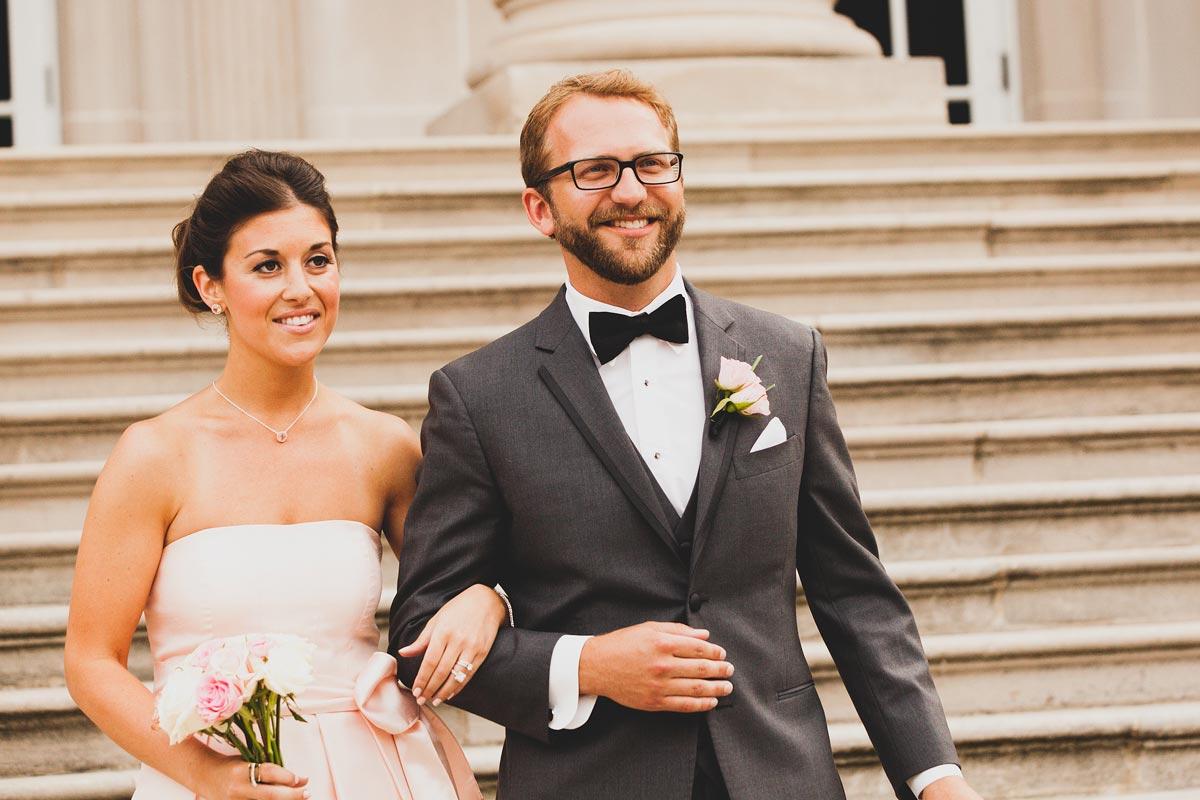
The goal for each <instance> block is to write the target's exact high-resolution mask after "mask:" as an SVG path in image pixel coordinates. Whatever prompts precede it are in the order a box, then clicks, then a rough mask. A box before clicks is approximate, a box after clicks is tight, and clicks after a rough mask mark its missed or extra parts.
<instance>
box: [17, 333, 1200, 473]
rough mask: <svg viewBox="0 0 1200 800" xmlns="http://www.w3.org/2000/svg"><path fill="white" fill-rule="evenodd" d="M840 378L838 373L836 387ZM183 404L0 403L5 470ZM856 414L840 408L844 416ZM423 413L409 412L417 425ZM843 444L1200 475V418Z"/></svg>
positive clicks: (934, 465)
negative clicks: (172, 406)
mask: <svg viewBox="0 0 1200 800" xmlns="http://www.w3.org/2000/svg"><path fill="white" fill-rule="evenodd" d="M0 349H2V348H0ZM836 358H837V354H836V353H834V359H835V360H836ZM195 360H197V361H200V362H201V363H204V360H202V359H198V358H197V359H195ZM208 360H210V361H212V362H213V363H211V364H209V365H208V368H209V369H210V372H209V373H208V375H205V376H198V377H196V378H195V379H194V380H193V382H192V383H191V384H190V385H189V386H188V387H187V388H192V387H194V386H196V385H197V384H200V385H201V386H202V385H203V383H202V381H203V380H205V379H206V378H207V377H208V376H209V375H215V374H217V372H218V371H219V368H220V367H219V359H216V358H214V357H213V356H212V354H211V353H210V354H209V356H208ZM152 363H158V362H152ZM36 366H40V365H35V368H36ZM123 366H124V365H122V364H118V368H120V367H123ZM191 367H192V362H191V361H190V360H189V361H188V364H187V368H189V369H190V368H191ZM325 374H326V373H323V376H324V375H325ZM837 374H838V373H837V370H835V372H834V378H835V380H836V378H837ZM97 380H98V379H97ZM146 380H149V379H146ZM1118 382H1119V381H1117V380H1116V379H1113V380H1112V381H1110V382H1109V383H1110V385H1111V384H1115V383H1118ZM126 385H128V384H122V387H124V386H126ZM150 388H153V389H158V388H161V386H160V385H154V386H153V387H150ZM414 391H416V389H414ZM835 392H836V393H837V394H838V397H839V400H840V399H841V398H842V395H843V394H845V393H844V392H842V391H841V390H840V388H839V387H838V386H837V385H836V383H835ZM183 396H184V395H182V394H180V395H171V396H141V397H139V396H133V397H116V398H107V399H106V398H100V397H97V398H80V399H72V398H62V399H57V400H50V399H35V400H25V401H15V402H0V463H7V464H22V463H44V462H54V461H65V460H87V459H104V458H106V457H107V455H108V453H109V451H110V450H111V448H112V445H113V444H114V443H115V441H116V439H117V437H118V436H119V434H120V432H121V431H122V430H124V428H125V427H127V426H128V425H129V424H131V423H133V422H135V421H137V420H139V419H143V418H146V417H149V416H153V415H155V414H158V413H161V412H162V411H164V410H165V409H166V408H168V407H170V406H171V405H173V404H174V403H175V402H178V401H179V400H181V399H182V398H183ZM1120 397H1121V396H1120V395H1118V396H1117V397H1116V398H1110V399H1113V400H1114V401H1116V400H1119V399H1120ZM847 402H848V401H847ZM1064 407H1065V406H1064ZM1126 410H1128V409H1126ZM849 411H850V409H848V408H847V407H846V406H845V404H843V406H842V408H841V412H842V414H843V416H845V415H846V414H847V413H849ZM421 413H422V412H421V411H420V410H416V411H413V412H411V413H410V414H409V416H410V419H411V420H412V421H413V422H414V424H419V420H420V416H421ZM846 437H847V441H848V442H849V444H850V449H851V453H852V455H853V456H854V463H855V467H856V471H857V473H858V476H859V482H860V484H861V485H862V486H864V487H867V488H874V489H883V488H897V487H901V486H913V485H939V484H947V485H957V484H966V483H1005V482H1019V481H1022V480H1027V479H1029V478H1030V477H1032V476H1041V477H1046V478H1050V479H1058V478H1062V477H1066V476H1071V477H1075V478H1105V477H1116V476H1118V475H1139V474H1142V475H1159V474H1194V473H1200V455H1198V449H1200V418H1198V417H1197V416H1196V414H1195V412H1191V413H1188V412H1181V413H1166V414H1131V415H1120V416H1107V417H1106V416H1100V417H1064V418H1047V419H1037V418H1033V419H1011V420H989V421H967V422H951V423H937V422H933V423H922V424H902V425H888V424H884V425H868V426H859V427H848V428H847V429H846Z"/></svg>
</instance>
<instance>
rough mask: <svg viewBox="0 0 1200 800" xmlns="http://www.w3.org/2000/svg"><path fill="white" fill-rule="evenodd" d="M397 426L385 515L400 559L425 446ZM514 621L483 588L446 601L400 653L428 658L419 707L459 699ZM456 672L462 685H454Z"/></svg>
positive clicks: (418, 688)
mask: <svg viewBox="0 0 1200 800" xmlns="http://www.w3.org/2000/svg"><path fill="white" fill-rule="evenodd" d="M396 421H397V422H399V423H400V425H401V426H403V427H402V428H400V427H399V426H397V427H396V428H395V429H394V431H393V434H392V436H391V437H389V439H390V440H391V441H392V447H391V448H390V457H389V461H390V462H391V463H392V464H393V465H395V466H394V469H393V470H392V472H391V474H393V475H395V476H396V480H395V482H394V484H393V486H392V490H391V494H390V497H389V501H388V507H387V512H386V514H385V521H384V535H385V536H386V537H387V540H388V544H389V545H390V546H391V548H392V550H393V552H395V553H396V554H397V557H399V553H400V544H401V542H402V540H403V535H404V517H405V515H406V514H407V513H408V507H409V504H411V503H412V499H413V495H414V494H415V493H416V489H417V484H416V479H415V476H416V468H417V465H418V464H419V463H420V460H421V446H420V441H419V440H418V438H417V435H416V433H414V432H413V430H412V428H410V427H409V426H408V424H407V423H404V422H401V421H400V420H396ZM509 615H510V611H509V608H508V603H507V601H506V600H505V599H504V598H502V597H501V596H500V594H499V592H497V591H496V590H494V589H492V588H491V587H488V586H484V585H482V584H478V583H477V584H474V585H472V586H468V587H467V588H466V589H463V590H462V591H461V592H459V593H458V594H457V595H455V596H454V597H452V598H451V599H450V600H449V601H447V602H446V604H445V605H444V606H442V608H441V609H440V610H439V611H438V612H437V613H436V614H434V616H433V618H432V619H430V620H429V622H427V623H426V624H425V627H424V628H423V629H422V631H421V635H420V636H418V637H417V639H416V641H414V642H413V643H412V644H410V645H409V646H408V647H404V648H401V649H400V651H399V653H400V655H401V656H404V657H407V658H412V657H414V656H418V655H421V654H422V653H424V657H423V658H422V659H421V668H420V671H419V672H418V673H417V677H416V679H414V680H413V685H412V690H413V695H414V696H415V697H416V698H417V701H418V702H420V703H425V702H430V703H431V704H432V705H435V706H437V705H440V704H441V703H443V702H445V701H446V700H449V699H450V698H451V697H453V696H454V695H456V694H458V693H459V691H461V690H462V688H463V687H464V686H466V685H467V683H468V682H470V680H471V678H472V677H474V675H475V671H476V670H478V669H479V666H480V665H481V664H482V663H483V661H484V659H486V658H487V655H488V653H489V652H490V651H491V649H492V644H493V643H494V642H495V640H496V631H497V630H499V628H500V626H501V625H504V624H506V623H507V622H509ZM467 665H469V666H470V668H469V669H468V668H467ZM456 672H457V674H459V675H461V676H462V678H463V680H461V681H459V680H456V679H455V677H454V674H455V673H456Z"/></svg>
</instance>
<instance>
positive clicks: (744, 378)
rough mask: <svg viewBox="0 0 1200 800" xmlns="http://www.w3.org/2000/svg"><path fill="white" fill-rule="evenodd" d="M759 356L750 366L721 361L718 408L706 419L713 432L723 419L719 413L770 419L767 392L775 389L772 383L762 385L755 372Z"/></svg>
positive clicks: (723, 358)
mask: <svg viewBox="0 0 1200 800" xmlns="http://www.w3.org/2000/svg"><path fill="white" fill-rule="evenodd" d="M762 358H763V357H762V356H759V357H758V358H756V359H754V363H753V364H747V363H746V362H745V361H738V360H736V359H732V358H725V357H722V358H721V372H720V374H719V375H717V406H716V408H714V409H713V411H712V414H710V415H709V418H710V419H711V420H712V421H713V422H712V428H711V429H710V430H712V431H713V432H714V434H715V432H716V430H717V429H718V427H719V426H720V424H721V421H722V420H723V419H724V418H725V417H724V415H723V414H722V413H721V412H727V413H730V414H741V415H742V416H743V417H749V416H753V415H755V414H761V415H763V416H770V414H771V401H770V400H768V399H767V392H769V391H771V390H772V389H774V388H775V384H771V385H770V386H763V383H762V380H760V379H759V377H758V375H756V374H755V373H754V370H755V369H757V368H758V364H759V362H760V361H762Z"/></svg>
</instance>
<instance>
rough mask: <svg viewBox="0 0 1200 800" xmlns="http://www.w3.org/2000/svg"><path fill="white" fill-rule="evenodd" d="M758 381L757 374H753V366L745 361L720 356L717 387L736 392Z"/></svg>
mask: <svg viewBox="0 0 1200 800" xmlns="http://www.w3.org/2000/svg"><path fill="white" fill-rule="evenodd" d="M758 382H759V381H758V376H757V375H755V374H754V367H752V366H751V365H749V364H747V363H746V362H745V361H738V360H736V359H733V358H725V357H724V356H722V357H721V374H720V375H718V376H717V388H718V389H724V390H725V391H727V392H737V391H740V390H742V389H744V388H746V387H747V386H749V385H751V384H754V383H758Z"/></svg>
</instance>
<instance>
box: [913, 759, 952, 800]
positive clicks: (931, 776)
mask: <svg viewBox="0 0 1200 800" xmlns="http://www.w3.org/2000/svg"><path fill="white" fill-rule="evenodd" d="M952 775H953V776H955V777H958V778H961V777H962V770H961V769H959V767H958V765H956V764H941V765H939V766H936V767H930V768H929V769H927V770H925V771H924V772H918V773H917V774H916V775H914V776H912V777H911V778H909V779H908V780H907V781H906V783H907V784H908V789H909V791H911V792H912V793H913V796H914V797H920V796H921V792H923V791H925V788H926V787H927V786H929V784H931V783H933V782H934V781H936V780H937V779H939V778H949V777H950V776H952Z"/></svg>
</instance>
